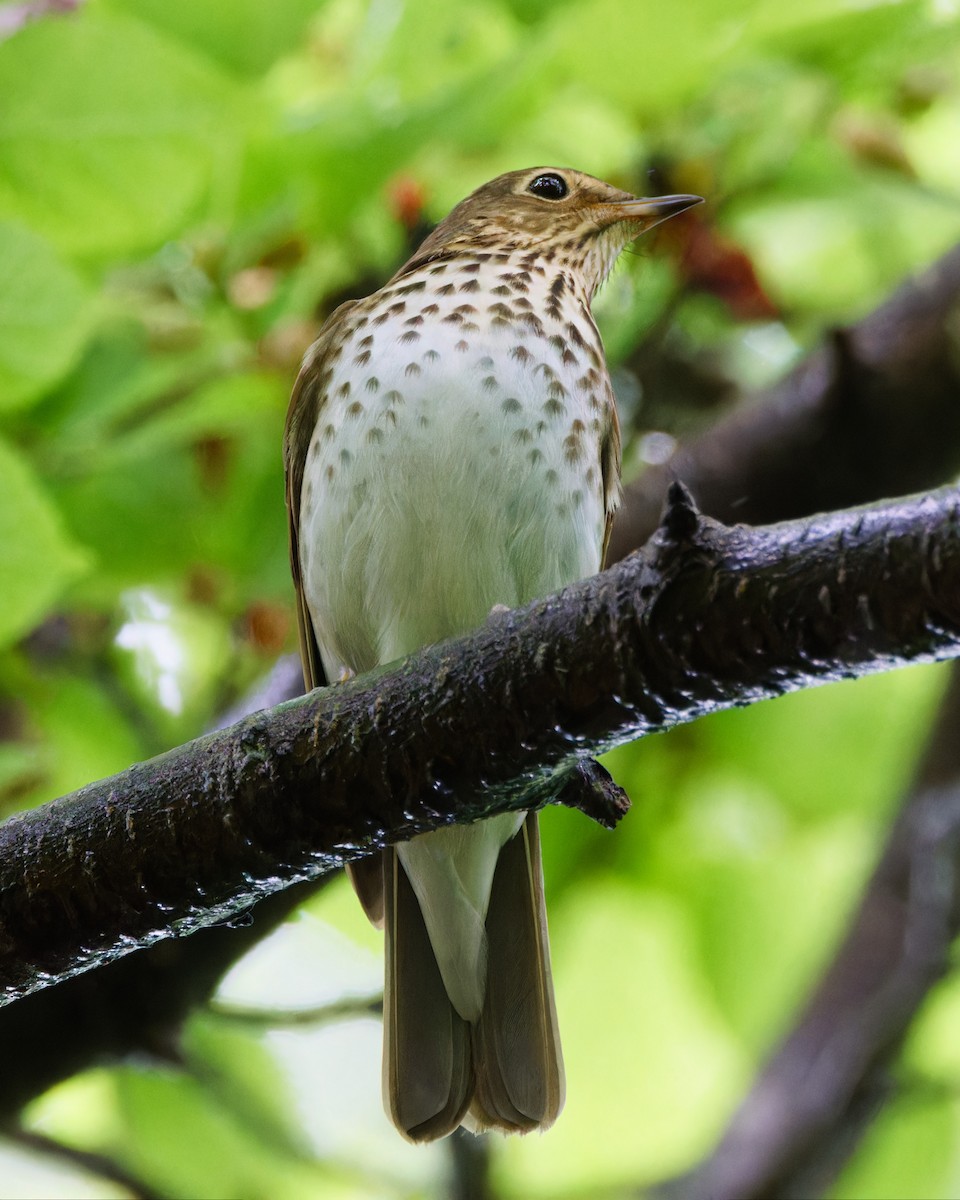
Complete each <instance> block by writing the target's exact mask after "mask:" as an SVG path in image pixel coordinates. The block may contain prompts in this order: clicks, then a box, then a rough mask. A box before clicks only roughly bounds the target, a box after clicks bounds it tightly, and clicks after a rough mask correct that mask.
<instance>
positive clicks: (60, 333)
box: [0, 151, 91, 410]
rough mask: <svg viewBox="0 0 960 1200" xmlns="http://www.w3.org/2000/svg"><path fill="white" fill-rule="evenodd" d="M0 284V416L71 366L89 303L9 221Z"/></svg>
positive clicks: (69, 275)
mask: <svg viewBox="0 0 960 1200" xmlns="http://www.w3.org/2000/svg"><path fill="white" fill-rule="evenodd" d="M0 154H2V151H0ZM0 279H3V281H4V284H3V289H2V291H0V410H3V409H12V408H16V407H19V406H22V405H23V404H25V403H26V402H28V401H30V400H32V399H33V398H34V397H35V396H37V395H38V394H39V393H40V392H41V391H42V390H43V389H44V388H45V387H47V386H49V385H50V384H51V383H53V382H55V381H56V380H57V379H58V378H59V377H60V376H61V375H62V374H64V372H65V371H66V370H67V369H68V368H69V367H70V366H71V365H72V363H73V361H74V359H75V358H76V356H77V354H78V352H79V350H80V347H81V346H82V344H83V341H84V338H85V337H86V335H87V332H88V330H89V328H90V317H91V309H90V305H91V297H90V294H89V292H88V290H87V288H86V287H85V285H84V283H83V282H82V280H81V279H80V277H79V276H78V275H77V274H76V273H75V272H74V271H73V270H72V269H71V268H70V267H68V266H67V265H66V264H65V263H63V262H61V261H60V259H59V258H58V257H57V255H56V254H55V253H54V251H53V250H52V248H51V247H50V246H49V245H48V244H47V243H46V242H45V241H44V240H43V238H41V237H38V236H37V235H36V234H35V233H32V232H31V231H30V230H29V229H27V228H25V227H24V226H22V225H18V224H13V223H11V222H9V221H0Z"/></svg>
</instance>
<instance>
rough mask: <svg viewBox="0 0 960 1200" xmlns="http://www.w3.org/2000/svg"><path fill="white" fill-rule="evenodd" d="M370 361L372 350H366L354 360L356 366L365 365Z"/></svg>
mask: <svg viewBox="0 0 960 1200" xmlns="http://www.w3.org/2000/svg"><path fill="white" fill-rule="evenodd" d="M369 361H370V351H369V350H364V351H363V352H362V353H361V354H358V355H357V356H356V358H355V359H354V360H353V364H354V366H356V367H365V366H366V365H367V363H368V362H369Z"/></svg>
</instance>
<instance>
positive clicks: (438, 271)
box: [430, 263, 447, 275]
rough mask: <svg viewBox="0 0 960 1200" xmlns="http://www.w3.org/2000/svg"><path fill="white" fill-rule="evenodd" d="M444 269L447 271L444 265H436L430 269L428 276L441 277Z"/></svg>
mask: <svg viewBox="0 0 960 1200" xmlns="http://www.w3.org/2000/svg"><path fill="white" fill-rule="evenodd" d="M446 269H447V264H446V263H437V265H436V266H435V267H431V268H430V274H431V275H442V274H443V273H444V271H445V270H446Z"/></svg>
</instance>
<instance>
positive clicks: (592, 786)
mask: <svg viewBox="0 0 960 1200" xmlns="http://www.w3.org/2000/svg"><path fill="white" fill-rule="evenodd" d="M556 803H557V804H564V805H566V806H567V808H576V809H579V811H580V812H582V813H583V814H584V816H587V817H590V818H591V819H592V820H594V821H596V822H597V824H598V825H602V826H603V827H604V829H614V828H616V826H617V824H618V823H619V821H620V819H621V818H622V817H623V816H625V815H626V812H627V810H628V809H629V808H630V797H629V796H628V795H627V793H626V792H625V791H624V790H623V788H622V787H621V786H620V785H619V783H616V782H615V781H614V779H613V777H612V776H611V775H610V772H609V771H608V770H607V769H606V768H605V767H601V765H600V764H599V763H598V762H597V760H596V759H595V758H581V759H578V760H577V763H576V766H575V767H574V768H573V770H572V771H571V772H570V774H569V775H567V777H566V778H565V779H564V781H563V783H562V785H561V787H560V790H559V791H558V792H557V795H556Z"/></svg>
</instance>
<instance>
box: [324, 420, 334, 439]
mask: <svg viewBox="0 0 960 1200" xmlns="http://www.w3.org/2000/svg"><path fill="white" fill-rule="evenodd" d="M336 432H337V431H336V429H335V428H334V426H333V425H329V424H328V425H324V427H323V440H324V441H325V442H329V441H330V439H331V438H332V437H333V435H334V434H335V433H336Z"/></svg>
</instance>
